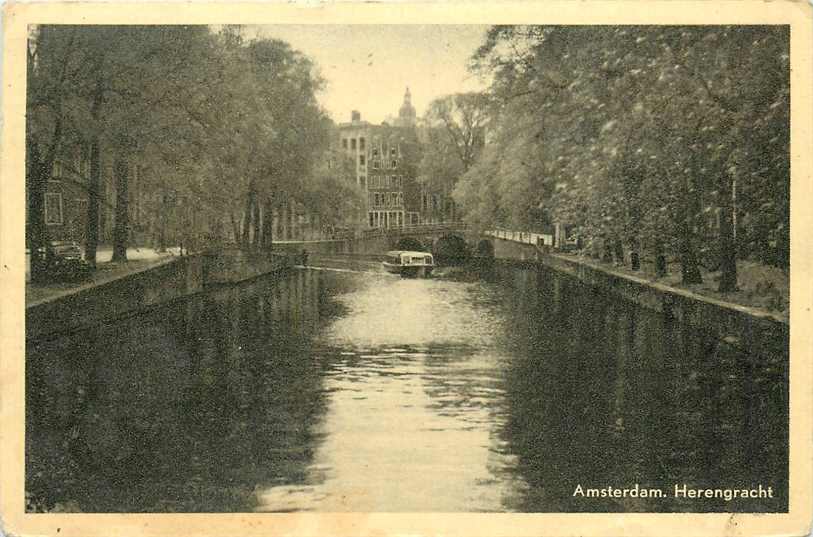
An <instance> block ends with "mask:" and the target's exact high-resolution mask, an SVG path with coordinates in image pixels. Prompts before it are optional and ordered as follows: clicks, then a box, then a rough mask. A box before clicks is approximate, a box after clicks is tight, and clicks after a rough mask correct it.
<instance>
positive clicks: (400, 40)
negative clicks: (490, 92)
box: [246, 25, 488, 123]
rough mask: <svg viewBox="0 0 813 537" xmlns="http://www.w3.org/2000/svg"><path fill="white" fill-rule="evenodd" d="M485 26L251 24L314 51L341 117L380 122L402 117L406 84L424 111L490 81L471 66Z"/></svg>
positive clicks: (327, 97)
mask: <svg viewBox="0 0 813 537" xmlns="http://www.w3.org/2000/svg"><path fill="white" fill-rule="evenodd" d="M487 29H488V27H487V26H474V25H273V26H252V27H249V28H247V29H246V30H247V32H246V33H248V34H249V35H250V34H252V33H256V35H259V36H262V37H273V38H277V39H281V40H283V41H287V42H288V43H290V44H291V46H292V47H293V48H294V49H296V50H299V51H301V52H303V53H305V54H306V55H308V56H310V57H311V58H312V59H313V60H314V62H315V63H316V64H317V65H318V67H319V70H320V72H321V74H322V76H323V77H324V78H325V79H326V80H327V88H326V89H325V90H324V91H323V92H322V94H321V95H319V100H320V102H321V104H322V106H323V107H324V108H325V110H327V112H328V113H329V114H330V116H331V117H332V118H333V120H334V121H336V122H346V121H350V111H351V110H358V111H360V112H361V118H362V119H363V120H367V121H370V122H371V123H380V122H382V121H384V120H385V119H386V118H387V116H393V117H397V115H398V109H399V108H400V107H401V103H402V102H403V98H404V91H405V89H406V87H407V86H408V87H409V89H410V91H411V92H412V104H413V105H414V106H415V108H416V110H417V112H418V116H419V117H420V116H422V115H423V113H424V111H425V110H426V106H427V105H428V104H429V102H430V101H431V100H432V99H434V98H436V97H439V96H441V95H446V94H449V93H456V92H462V91H476V90H480V89H483V88H484V82H483V81H481V80H479V79H478V77H476V76H474V75H472V74H471V73H469V72H468V71H467V70H466V65H467V63H468V59H469V57H470V56H471V55H472V53H473V52H474V51H475V50H476V49H477V47H478V46H480V44H481V43H482V42H483V38H484V36H485V32H486V30H487Z"/></svg>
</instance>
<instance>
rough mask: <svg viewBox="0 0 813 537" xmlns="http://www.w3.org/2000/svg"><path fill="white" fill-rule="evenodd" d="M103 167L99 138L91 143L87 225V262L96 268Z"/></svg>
mask: <svg viewBox="0 0 813 537" xmlns="http://www.w3.org/2000/svg"><path fill="white" fill-rule="evenodd" d="M101 175H102V166H101V157H100V155H99V136H98V135H94V137H93V140H92V141H91V142H90V180H89V182H88V215H87V222H86V224H85V226H86V227H85V260H86V261H87V262H88V263H90V265H91V266H92V267H94V268H96V250H97V248H98V246H99V197H100V195H101V192H100V190H101V185H102V180H101Z"/></svg>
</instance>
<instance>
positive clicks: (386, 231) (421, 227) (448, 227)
mask: <svg viewBox="0 0 813 537" xmlns="http://www.w3.org/2000/svg"><path fill="white" fill-rule="evenodd" d="M466 229H468V224H466V223H465V222H444V223H438V224H413V225H410V226H400V227H389V228H374V229H365V230H363V231H362V232H361V235H362V237H364V238H366V237H379V236H383V235H390V234H399V235H409V234H410V233H435V232H442V231H464V230H466Z"/></svg>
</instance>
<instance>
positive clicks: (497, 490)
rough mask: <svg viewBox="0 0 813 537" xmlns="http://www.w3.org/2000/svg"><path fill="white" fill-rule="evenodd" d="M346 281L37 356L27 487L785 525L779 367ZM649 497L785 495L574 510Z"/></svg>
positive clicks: (176, 504)
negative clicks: (728, 514)
mask: <svg viewBox="0 0 813 537" xmlns="http://www.w3.org/2000/svg"><path fill="white" fill-rule="evenodd" d="M341 268H343V269H348V267H346V266H342V267H341ZM349 268H351V269H352V271H349V270H343V271H340V272H333V271H322V270H300V271H296V272H294V273H292V274H291V275H290V276H289V277H285V278H281V279H278V280H277V279H258V280H254V281H252V282H250V283H247V284H243V285H237V286H229V287H223V288H220V289H217V290H215V291H212V292H208V293H206V294H203V295H199V296H196V297H193V298H190V299H188V300H183V301H177V302H175V303H173V304H170V305H167V306H165V307H161V308H156V309H154V310H152V311H149V312H145V313H144V314H142V315H139V316H136V317H133V318H131V319H125V320H119V321H117V322H114V323H111V324H110V325H108V326H100V327H96V328H94V329H92V330H87V331H84V332H81V333H76V334H72V335H70V336H66V337H62V338H59V339H56V340H52V341H30V342H29V346H28V351H27V352H28V354H27V366H28V371H29V375H28V378H27V382H28V392H27V393H28V395H27V397H28V401H27V403H28V404H27V408H28V409H29V412H28V416H27V422H26V424H27V445H26V450H27V466H26V470H27V471H26V480H27V489H28V490H29V491H30V492H31V493H33V494H34V495H35V496H36V497H38V498H41V499H42V501H43V502H44V504H45V505H46V506H48V507H53V506H54V505H55V504H57V503H59V504H60V505H61V507H63V508H64V507H65V506H66V505H67V506H68V507H72V508H75V509H81V510H84V511H88V512H89V511H184V512H192V511H214V512H217V511H221V512H222V511H238V512H241V511H242V512H244V511H252V510H259V511H275V512H280V511H301V510H318V511H529V512H539V511H617V510H629V511H647V510H649V511H704V510H724V511H730V510H735V511H736V510H740V511H776V510H783V509H785V507H786V501H787V498H786V494H785V486H784V483H786V480H787V428H786V427H785V426H783V425H784V424H786V416H787V390H786V368H785V364H786V359H787V355H786V348H784V349H783V348H780V349H776V350H775V352H774V353H773V354H771V355H766V356H753V355H748V354H743V353H741V352H739V351H737V350H735V349H733V348H731V347H729V346H727V345H725V344H721V343H718V342H716V341H714V340H711V339H708V338H705V337H703V336H702V335H700V334H698V333H696V330H694V329H691V328H688V327H685V326H680V325H678V324H675V323H673V322H671V321H669V320H666V319H664V318H663V317H662V316H660V315H656V314H654V313H652V312H648V311H645V310H640V309H638V308H633V307H631V306H629V305H627V304H624V303H623V302H620V301H618V300H617V299H615V298H613V297H609V296H604V295H602V294H601V293H599V292H597V291H596V290H593V289H590V288H587V287H583V286H580V285H577V284H574V283H572V282H569V281H568V280H565V279H560V278H558V277H554V276H553V275H552V274H547V273H538V272H536V271H530V270H510V271H504V273H502V274H501V276H502V281H501V282H500V283H497V284H486V283H477V284H474V283H455V282H448V281H442V280H401V279H399V278H394V277H391V276H387V275H382V274H376V273H372V272H367V273H363V272H362V273H359V272H357V271H358V270H362V271H363V270H365V267H364V266H358V267H356V266H353V267H349ZM635 483H639V484H640V485H641V486H652V487H663V488H664V489H665V490H666V489H668V488H669V487H671V486H673V484H675V483H687V484H689V485H690V486H698V487H705V486H710V487H711V486H713V487H719V486H724V487H738V486H746V485H748V486H750V485H751V484H753V485H756V484H759V483H762V484H763V485H764V486H773V488H774V490H775V491H777V493H778V497H777V498H776V499H774V500H772V501H765V500H762V501H756V500H751V501H742V502H737V503H724V502H721V501H709V500H705V501H698V500H675V499H674V498H665V499H660V500H652V499H643V498H637V499H632V498H626V499H613V500H610V499H590V500H587V499H583V498H576V497H574V496H573V491H574V488H575V486H576V485H577V484H581V485H583V486H584V487H602V486H607V485H612V486H618V487H624V486H632V485H634V484H635ZM670 492H671V491H670Z"/></svg>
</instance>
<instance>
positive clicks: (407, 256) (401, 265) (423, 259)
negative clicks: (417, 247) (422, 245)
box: [382, 250, 435, 278]
mask: <svg viewBox="0 0 813 537" xmlns="http://www.w3.org/2000/svg"><path fill="white" fill-rule="evenodd" d="M382 265H383V266H384V270H386V271H387V272H389V273H391V274H400V275H401V277H404V278H426V277H429V276H430V275H431V274H432V269H434V268H435V259H434V258H433V257H432V254H429V253H426V252H411V251H405V250H393V251H391V252H387V258H386V259H385V260H384V262H383V263H382Z"/></svg>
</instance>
